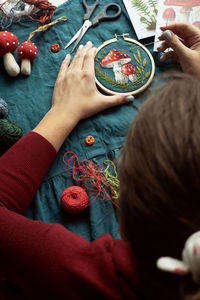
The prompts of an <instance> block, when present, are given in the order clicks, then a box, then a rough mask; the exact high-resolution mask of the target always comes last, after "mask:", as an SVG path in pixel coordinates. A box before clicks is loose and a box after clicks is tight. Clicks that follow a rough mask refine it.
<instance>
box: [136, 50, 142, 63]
mask: <svg viewBox="0 0 200 300" xmlns="http://www.w3.org/2000/svg"><path fill="white" fill-rule="evenodd" d="M137 55H138V57H139V60H140V61H141V55H140V51H139V50H137Z"/></svg>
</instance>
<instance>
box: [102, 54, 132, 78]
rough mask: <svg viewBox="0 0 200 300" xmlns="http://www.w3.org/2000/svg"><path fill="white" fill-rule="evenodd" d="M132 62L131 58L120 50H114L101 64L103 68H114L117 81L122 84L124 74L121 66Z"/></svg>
mask: <svg viewBox="0 0 200 300" xmlns="http://www.w3.org/2000/svg"><path fill="white" fill-rule="evenodd" d="M129 61H131V56H130V55H128V54H127V53H123V52H120V51H119V50H116V49H112V50H111V51H110V52H109V53H108V54H107V55H106V56H105V57H104V58H103V59H102V60H101V62H100V66H101V67H103V68H113V72H114V74H115V80H116V81H117V82H119V83H120V82H121V77H122V72H121V66H122V65H123V64H126V63H128V62H129Z"/></svg>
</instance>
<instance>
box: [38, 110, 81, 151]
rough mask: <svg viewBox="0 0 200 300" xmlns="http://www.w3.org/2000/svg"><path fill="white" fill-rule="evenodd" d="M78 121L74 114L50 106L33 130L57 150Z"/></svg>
mask: <svg viewBox="0 0 200 300" xmlns="http://www.w3.org/2000/svg"><path fill="white" fill-rule="evenodd" d="M78 121H79V119H78V117H76V116H75V115H74V114H70V113H67V112H66V111H63V110H59V109H57V108H56V107H52V108H51V109H50V110H49V111H48V112H47V113H46V115H45V116H44V118H43V119H42V120H41V121H40V123H39V124H38V125H37V126H36V127H35V128H34V129H33V131H34V132H37V133H38V134H40V135H42V136H43V137H44V138H45V139H47V140H48V141H49V142H50V143H51V144H52V145H53V146H54V148H55V149H56V151H58V150H59V149H60V147H61V145H62V144H63V142H64V140H65V139H66V138H67V136H68V135H69V134H70V132H71V131H72V130H73V129H74V127H75V126H76V125H77V123H78Z"/></svg>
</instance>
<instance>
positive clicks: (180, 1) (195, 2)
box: [164, 0, 200, 7]
mask: <svg viewBox="0 0 200 300" xmlns="http://www.w3.org/2000/svg"><path fill="white" fill-rule="evenodd" d="M164 5H172V6H181V7H193V6H199V5H200V0H165V2H164Z"/></svg>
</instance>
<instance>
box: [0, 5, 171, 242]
mask: <svg viewBox="0 0 200 300" xmlns="http://www.w3.org/2000/svg"><path fill="white" fill-rule="evenodd" d="M115 2H116V3H118V4H119V5H120V6H121V7H122V14H121V16H120V18H118V19H117V20H114V21H112V22H110V21H104V22H102V23H100V24H99V25H98V26H97V27H95V28H90V29H89V30H88V32H87V33H86V35H85V36H84V38H83V39H82V44H85V43H86V42H87V41H89V40H90V41H92V42H93V43H94V46H95V47H98V46H100V45H101V44H102V43H103V42H104V41H106V40H108V39H111V38H113V36H114V34H122V33H126V32H129V34H130V37H132V38H136V35H135V32H134V29H133V27H132V25H131V22H130V19H129V17H128V14H127V12H126V9H125V7H124V5H123V4H122V1H121V0H116V1H115ZM108 3H110V1H108V0H104V1H100V5H99V7H98V8H97V9H96V12H95V14H97V13H98V12H99V11H100V10H101V9H102V7H103V5H105V4H108ZM83 13H84V8H83V6H82V3H81V1H80V0H68V1H67V2H66V3H64V4H63V5H61V6H59V7H58V8H57V9H56V11H55V15H54V17H53V20H55V19H57V18H59V17H61V16H66V17H67V18H68V19H67V21H66V22H63V21H61V22H59V23H58V24H56V25H54V26H53V27H51V28H49V29H48V30H47V31H45V32H40V33H37V34H36V35H35V36H34V37H33V38H32V42H34V43H35V44H36V46H37V50H38V55H37V58H36V59H35V61H34V62H33V63H32V73H31V75H30V76H29V77H25V76H23V75H21V74H20V75H19V76H18V77H16V78H11V77H9V76H8V75H7V74H6V72H5V71H4V68H3V63H2V61H1V62H0V97H1V98H3V99H4V100H5V101H6V102H7V103H8V105H9V109H10V114H9V118H10V119H11V120H13V121H16V122H17V123H18V124H19V125H20V126H21V127H22V129H23V133H24V134H25V133H27V132H29V131H30V130H32V129H33V128H34V127H35V126H36V125H37V123H38V122H39V121H40V120H41V119H42V117H43V116H44V114H45V113H46V112H47V111H48V110H49V108H50V106H51V96H52V92H53V88H54V83H55V80H56V77H57V74H58V71H59V68H60V65H61V62H62V60H63V59H64V57H65V56H66V54H67V53H69V51H70V50H71V49H72V47H73V45H72V46H70V48H69V49H67V50H64V46H65V45H66V44H67V43H68V41H69V40H70V39H71V38H72V36H73V35H74V34H75V33H76V31H77V30H78V29H79V28H80V26H81V25H82V15H83ZM35 29H36V23H35V22H33V21H32V20H31V19H29V18H24V19H22V20H21V21H20V22H17V23H16V24H13V25H12V26H11V27H10V28H9V31H12V32H13V33H14V34H15V35H17V37H18V39H19V42H20V43H22V42H24V41H26V40H27V38H28V36H29V34H30V32H32V31H34V30H35ZM151 41H153V39H151V40H144V41H143V44H145V43H146V42H151ZM53 43H59V44H60V45H61V49H60V51H59V52H57V53H53V52H51V45H52V44H53ZM152 48H153V46H152V45H151V46H149V47H148V49H149V50H150V52H151V53H152V54H153V57H154V59H155V62H156V74H158V73H159V72H160V71H162V70H165V69H169V67H170V66H169V64H161V63H159V54H157V53H153V52H152ZM14 55H15V57H16V60H17V61H18V62H19V59H18V58H17V55H16V52H15V53H14ZM148 91H150V88H149V89H148ZM144 100H145V97H144V96H142V97H140V98H139V97H138V98H137V99H136V100H135V102H134V104H125V105H123V106H120V107H115V108H112V109H108V110H106V111H104V112H102V113H100V114H98V115H96V116H94V117H92V118H90V119H87V120H84V121H82V122H80V123H79V124H78V125H77V126H76V128H75V129H74V130H73V132H72V133H71V134H70V136H69V137H68V138H67V140H66V141H65V142H64V144H63V146H62V147H61V149H60V151H59V153H58V156H57V158H56V160H55V162H54V163H53V165H52V167H51V168H50V170H49V172H48V174H47V175H46V177H45V179H44V181H43V183H42V184H41V187H40V189H39V190H38V192H37V194H36V196H35V199H34V200H33V203H32V205H31V206H30V208H29V209H28V210H27V212H26V216H27V217H29V218H31V219H37V220H42V221H45V222H53V223H60V224H62V225H64V226H65V227H66V228H68V229H70V230H71V231H73V232H75V233H78V234H81V235H82V236H84V237H85V238H87V239H88V240H90V241H92V240H94V239H97V238H98V237H99V236H100V235H101V234H103V233H105V232H107V233H110V234H111V235H112V236H113V238H119V237H120V235H119V226H118V220H117V216H116V212H115V208H114V207H113V205H112V203H111V202H110V201H108V200H104V201H103V200H100V199H96V200H95V201H94V202H93V203H92V204H91V205H90V206H89V207H88V209H87V210H86V211H85V212H84V213H82V214H80V215H76V216H71V215H69V214H66V213H64V212H63V211H62V209H61V206H60V196H61V194H62V192H63V191H64V189H65V188H67V187H68V186H72V185H77V182H75V181H74V180H73V179H72V176H71V175H69V174H68V172H67V171H66V166H65V164H64V163H63V161H62V159H63V155H64V154H65V152H67V151H73V152H75V153H76V154H77V156H78V158H79V160H83V159H87V160H93V161H94V162H96V163H99V164H100V165H103V162H104V160H106V159H110V160H113V159H114V158H116V157H118V155H119V150H120V148H121V147H122V145H123V143H124V139H125V136H126V134H127V130H128V127H129V125H130V122H131V121H132V119H133V118H134V117H135V116H136V114H137V107H139V106H140V105H141V104H142V103H143V101H144ZM80 101H81V99H80ZM66 118H67V116H66ZM88 135H92V136H94V137H95V143H94V144H93V145H92V146H87V145H86V144H85V142H84V139H85V137H86V136H88Z"/></svg>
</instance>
